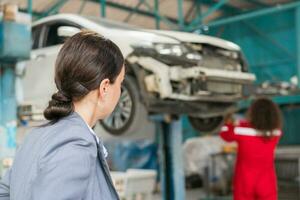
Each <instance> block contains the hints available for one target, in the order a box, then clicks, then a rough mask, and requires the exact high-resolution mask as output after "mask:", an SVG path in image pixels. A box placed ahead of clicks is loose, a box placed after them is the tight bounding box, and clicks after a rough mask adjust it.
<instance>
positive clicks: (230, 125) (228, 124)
mask: <svg viewBox="0 0 300 200" xmlns="http://www.w3.org/2000/svg"><path fill="white" fill-rule="evenodd" d="M220 136H221V138H222V139H223V140H225V141H227V142H233V141H235V140H236V139H237V136H236V134H235V133H234V120H233V117H232V115H228V116H226V117H225V125H224V126H223V127H222V128H221V132H220Z"/></svg>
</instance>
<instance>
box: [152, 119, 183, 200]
mask: <svg viewBox="0 0 300 200" xmlns="http://www.w3.org/2000/svg"><path fill="white" fill-rule="evenodd" d="M150 119H151V120H152V121H154V122H155V124H156V132H157V134H158V140H159V156H158V157H159V166H160V183H161V191H162V194H163V199H164V200H184V199H185V178H184V170H183V153H182V124H181V120H180V118H179V119H172V118H171V117H169V116H164V115H152V116H150Z"/></svg>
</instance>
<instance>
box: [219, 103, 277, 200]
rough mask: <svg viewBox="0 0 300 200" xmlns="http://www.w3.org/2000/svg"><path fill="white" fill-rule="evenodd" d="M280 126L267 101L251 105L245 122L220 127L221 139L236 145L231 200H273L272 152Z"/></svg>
mask: <svg viewBox="0 0 300 200" xmlns="http://www.w3.org/2000/svg"><path fill="white" fill-rule="evenodd" d="M228 119H229V118H228ZM281 127H282V120H281V113H280V110H279V108H278V106H277V105H276V104H275V103H273V102H272V101H271V100H269V99H267V98H259V99H257V100H255V101H254V102H253V103H252V105H251V106H250V108H249V109H248V113H247V120H244V121H239V122H236V123H234V122H233V120H232V119H231V120H227V122H226V125H225V126H223V127H222V130H221V133H220V135H221V137H222V138H223V139H224V140H226V141H228V142H231V141H236V142H237V143H238V152H237V160H236V164H235V174H234V184H233V186H234V188H233V191H234V200H276V199H277V181H276V174H275V167H274V151H275V148H276V145H277V144H278V141H279V139H280V137H281V135H282V131H281Z"/></svg>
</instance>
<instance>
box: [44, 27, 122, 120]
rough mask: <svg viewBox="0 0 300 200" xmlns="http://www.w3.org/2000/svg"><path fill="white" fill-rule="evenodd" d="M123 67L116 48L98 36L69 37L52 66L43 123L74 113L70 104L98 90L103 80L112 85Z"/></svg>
mask: <svg viewBox="0 0 300 200" xmlns="http://www.w3.org/2000/svg"><path fill="white" fill-rule="evenodd" d="M123 65H124V58H123V55H122V53H121V51H120V49H119V48H118V46H117V45H116V44H114V43H113V42H112V41H110V40H109V39H106V38H104V37H102V36H100V35H99V34H97V33H95V32H91V31H83V32H80V33H77V34H75V35H74V36H72V37H70V38H69V39H68V40H67V41H66V42H65V44H64V45H63V47H62V48H61V50H60V52H59V54H58V57H57V59H56V63H55V84H56V87H57V89H58V91H57V92H56V93H55V94H53V95H52V99H51V100H50V102H49V105H48V107H47V108H46V109H45V111H44V116H45V118H46V119H48V120H50V121H52V122H56V121H58V120H59V119H60V118H62V117H65V116H67V115H69V114H71V113H72V112H73V111H74V106H73V102H74V101H76V100H80V99H81V98H83V97H84V96H85V95H87V94H88V93H89V92H90V91H92V90H95V89H97V88H98V87H99V86H100V83H101V81H102V80H103V79H105V78H108V79H109V80H110V81H111V83H113V82H114V81H115V79H116V78H117V76H118V75H119V74H120V72H121V70H122V67H123Z"/></svg>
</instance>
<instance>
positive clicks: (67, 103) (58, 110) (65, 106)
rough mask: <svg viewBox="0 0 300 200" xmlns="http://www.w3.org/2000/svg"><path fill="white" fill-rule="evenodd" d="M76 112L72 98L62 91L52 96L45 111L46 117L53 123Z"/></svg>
mask: <svg viewBox="0 0 300 200" xmlns="http://www.w3.org/2000/svg"><path fill="white" fill-rule="evenodd" d="M73 111H74V106H73V102H72V98H71V97H70V96H68V95H66V94H65V93H64V92H62V91H58V92H56V93H54V94H53V95H52V99H51V100H50V101H49V105H48V107H47V108H46V109H45V111H44V117H45V118H46V119H48V120H51V121H58V120H59V119H60V118H62V117H66V116H68V115H69V114H71V113H72V112H73Z"/></svg>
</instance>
